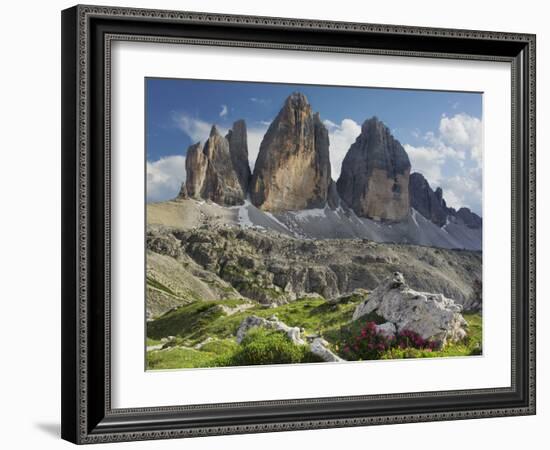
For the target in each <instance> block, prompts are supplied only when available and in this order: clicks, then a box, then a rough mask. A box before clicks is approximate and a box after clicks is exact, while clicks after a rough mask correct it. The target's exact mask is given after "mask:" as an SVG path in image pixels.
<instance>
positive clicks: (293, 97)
mask: <svg viewBox="0 0 550 450" xmlns="http://www.w3.org/2000/svg"><path fill="white" fill-rule="evenodd" d="M285 105H286V106H290V107H292V108H293V109H303V108H305V107H308V106H309V102H308V100H307V97H306V96H305V95H304V94H302V93H301V92H298V91H296V92H293V93H292V94H290V95H289V96H288V97H287V98H286V100H285Z"/></svg>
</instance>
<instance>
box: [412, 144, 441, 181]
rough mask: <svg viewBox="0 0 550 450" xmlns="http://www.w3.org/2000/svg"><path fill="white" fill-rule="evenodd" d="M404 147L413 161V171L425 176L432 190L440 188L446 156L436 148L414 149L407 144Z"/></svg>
mask: <svg viewBox="0 0 550 450" xmlns="http://www.w3.org/2000/svg"><path fill="white" fill-rule="evenodd" d="M403 147H404V148H405V151H406V152H407V154H408V155H409V159H410V160H411V166H412V171H413V172H420V173H421V174H422V175H424V177H425V178H426V180H428V183H430V186H431V187H432V188H435V187H437V186H439V184H440V182H441V175H442V173H441V167H442V166H443V164H444V163H445V155H443V154H442V153H441V152H439V151H438V150H437V149H436V148H434V147H413V146H412V145H409V144H405V145H404V146H403Z"/></svg>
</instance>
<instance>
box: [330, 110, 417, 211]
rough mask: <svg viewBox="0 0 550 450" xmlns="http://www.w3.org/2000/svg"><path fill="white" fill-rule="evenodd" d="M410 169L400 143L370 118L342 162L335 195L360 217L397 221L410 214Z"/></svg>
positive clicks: (376, 120)
mask: <svg viewBox="0 0 550 450" xmlns="http://www.w3.org/2000/svg"><path fill="white" fill-rule="evenodd" d="M410 170H411V163H410V161H409V157H408V155H407V152H406V151H405V149H404V148H403V146H402V145H401V144H400V143H399V141H397V140H396V139H395V138H394V137H393V136H392V134H391V132H390V130H389V129H388V127H386V125H384V124H383V123H382V122H381V121H380V120H378V118H376V117H373V118H371V119H369V120H366V121H365V122H364V123H363V125H362V127H361V134H360V135H359V136H358V137H357V139H356V140H355V142H354V143H353V144H352V145H351V147H350V148H349V150H348V152H347V154H346V156H345V158H344V161H343V162H342V171H341V174H340V178H338V181H337V183H336V185H337V188H338V194H339V195H340V198H341V199H342V200H343V201H344V202H345V203H346V204H347V205H348V206H349V207H350V208H351V209H353V211H354V212H355V214H357V215H358V216H360V217H367V218H370V219H373V220H382V221H389V222H400V221H403V220H405V219H406V218H407V216H408V214H409V173H410Z"/></svg>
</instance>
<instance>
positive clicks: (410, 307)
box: [353, 272, 467, 346]
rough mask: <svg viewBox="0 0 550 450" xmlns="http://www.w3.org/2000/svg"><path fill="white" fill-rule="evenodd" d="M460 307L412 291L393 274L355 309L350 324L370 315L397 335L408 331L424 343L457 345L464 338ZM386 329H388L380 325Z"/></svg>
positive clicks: (426, 294)
mask: <svg viewBox="0 0 550 450" xmlns="http://www.w3.org/2000/svg"><path fill="white" fill-rule="evenodd" d="M461 311H462V306H460V305H459V304H457V303H455V302H454V301H453V300H452V299H449V298H447V297H445V296H444V295H443V294H431V293H426V292H418V291H415V290H413V289H411V288H409V286H407V284H406V283H405V279H404V278H403V275H402V274H401V273H399V272H395V273H394V274H393V275H391V276H390V277H388V278H386V279H385V280H384V281H383V282H382V283H381V284H380V285H379V286H378V287H377V288H376V289H375V290H374V291H372V292H371V294H370V295H369V297H368V298H367V300H365V301H364V302H362V303H361V304H360V305H358V306H357V308H356V309H355V311H354V313H353V320H356V319H359V318H361V317H363V316H365V315H367V314H370V313H371V312H376V314H378V315H379V316H381V317H383V318H384V319H386V320H387V321H388V322H391V323H392V324H393V325H395V328H396V330H397V331H398V332H401V331H404V330H410V331H413V332H415V333H418V334H419V335H420V336H422V338H423V339H429V340H432V341H436V342H439V343H440V345H441V346H444V345H445V344H446V343H447V342H456V341H459V340H461V339H463V338H464V337H465V336H466V330H465V328H466V327H467V323H466V321H465V320H464V318H463V317H462V314H461ZM381 326H384V327H385V328H389V325H386V324H384V325H381Z"/></svg>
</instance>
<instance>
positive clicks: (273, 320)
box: [237, 316, 305, 345]
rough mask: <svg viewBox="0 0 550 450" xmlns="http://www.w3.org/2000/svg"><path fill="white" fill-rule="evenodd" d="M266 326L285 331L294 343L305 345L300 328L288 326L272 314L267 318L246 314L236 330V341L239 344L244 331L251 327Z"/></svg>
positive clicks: (246, 331)
mask: <svg viewBox="0 0 550 450" xmlns="http://www.w3.org/2000/svg"><path fill="white" fill-rule="evenodd" d="M257 327H262V328H267V329H268V330H276V331H282V332H284V333H286V335H287V336H288V338H289V339H290V340H291V341H292V342H293V343H294V344H296V345H305V341H304V340H303V339H302V338H301V336H300V328H298V327H289V326H288V325H287V324H285V323H283V322H281V321H280V320H279V319H277V317H276V316H272V317H270V318H269V319H264V318H263V317H258V316H248V317H247V318H245V319H244V320H243V321H242V322H241V324H240V325H239V328H238V330H237V342H238V343H239V344H240V343H241V342H242V340H243V339H244V337H245V336H246V333H248V331H249V330H250V329H252V328H257Z"/></svg>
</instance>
